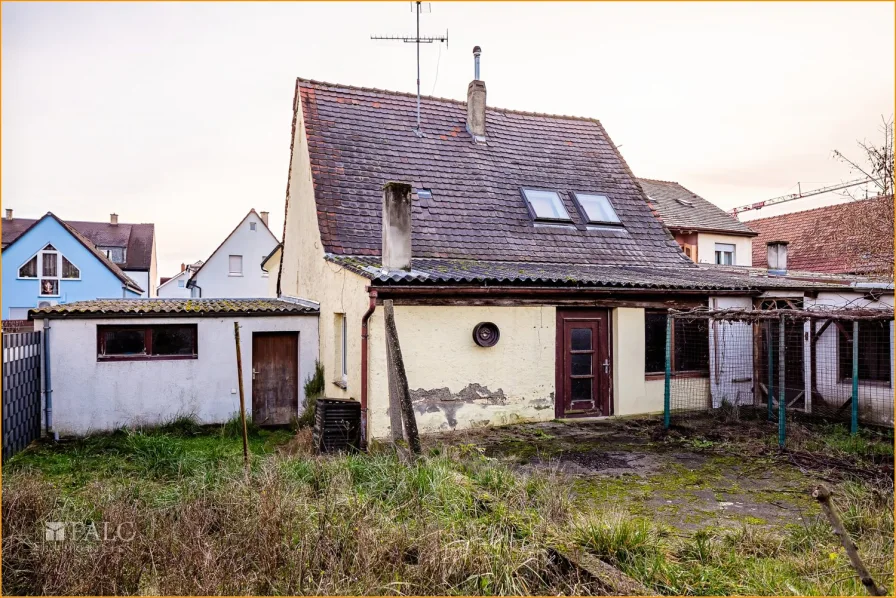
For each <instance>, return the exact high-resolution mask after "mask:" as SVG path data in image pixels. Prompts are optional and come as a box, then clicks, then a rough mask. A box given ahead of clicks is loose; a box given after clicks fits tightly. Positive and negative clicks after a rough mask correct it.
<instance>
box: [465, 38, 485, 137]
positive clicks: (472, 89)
mask: <svg viewBox="0 0 896 598" xmlns="http://www.w3.org/2000/svg"><path fill="white" fill-rule="evenodd" d="M480 54H482V49H481V48H480V47H479V46H476V47H475V48H473V60H474V63H475V71H474V77H475V78H474V79H473V80H472V81H470V85H469V86H468V87H467V131H468V132H469V133H470V135H472V136H473V141H474V142H475V143H485V81H482V80H481V79H480V78H479V55H480Z"/></svg>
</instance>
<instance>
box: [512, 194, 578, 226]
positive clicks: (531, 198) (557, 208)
mask: <svg viewBox="0 0 896 598" xmlns="http://www.w3.org/2000/svg"><path fill="white" fill-rule="evenodd" d="M523 197H525V199H526V202H527V203H528V204H529V208H530V210H531V211H532V214H533V216H534V217H535V219H536V220H560V221H564V222H571V219H570V217H569V212H567V211H566V208H565V207H563V201H561V199H560V194H559V193H557V192H556V191H543V190H540V189H523Z"/></svg>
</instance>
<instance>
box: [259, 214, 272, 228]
mask: <svg viewBox="0 0 896 598" xmlns="http://www.w3.org/2000/svg"><path fill="white" fill-rule="evenodd" d="M269 215H270V212H259V213H258V217H259V218H261V221H262V222H264V225H265V226H268V216H269Z"/></svg>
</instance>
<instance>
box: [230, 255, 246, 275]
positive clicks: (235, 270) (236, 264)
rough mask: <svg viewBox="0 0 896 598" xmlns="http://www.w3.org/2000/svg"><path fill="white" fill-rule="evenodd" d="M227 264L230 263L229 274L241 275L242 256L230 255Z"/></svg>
mask: <svg viewBox="0 0 896 598" xmlns="http://www.w3.org/2000/svg"><path fill="white" fill-rule="evenodd" d="M229 264H230V269H229V273H230V275H231V276H242V275H243V256H241V255H231V256H230V258H229Z"/></svg>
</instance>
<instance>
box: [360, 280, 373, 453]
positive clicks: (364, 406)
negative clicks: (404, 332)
mask: <svg viewBox="0 0 896 598" xmlns="http://www.w3.org/2000/svg"><path fill="white" fill-rule="evenodd" d="M367 293H368V295H370V307H368V308H367V311H366V312H365V313H364V317H363V318H361V446H364V447H366V446H367V323H368V321H369V320H370V316H372V315H373V310H375V309H376V291H371V290H370V287H368V289H367Z"/></svg>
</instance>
